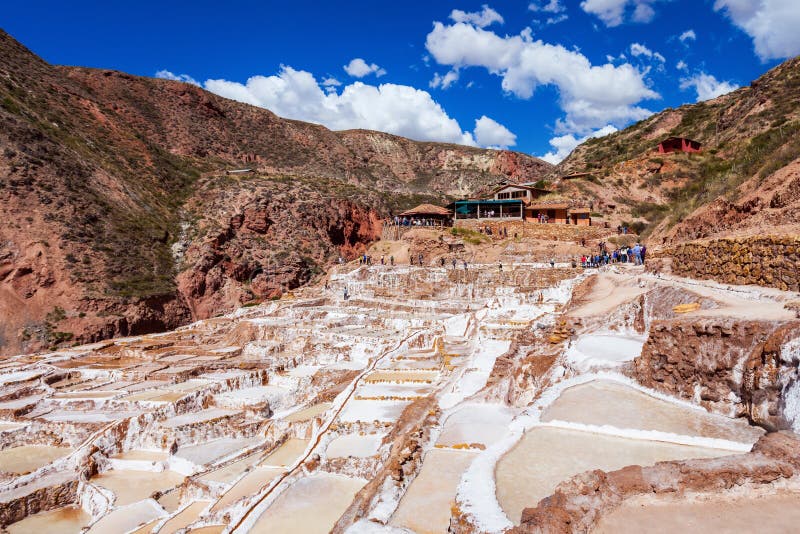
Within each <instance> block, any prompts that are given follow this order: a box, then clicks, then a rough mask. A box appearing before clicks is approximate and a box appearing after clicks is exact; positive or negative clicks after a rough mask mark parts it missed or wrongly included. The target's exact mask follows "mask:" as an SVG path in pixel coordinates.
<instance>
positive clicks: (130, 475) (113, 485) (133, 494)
mask: <svg viewBox="0 0 800 534" xmlns="http://www.w3.org/2000/svg"><path fill="white" fill-rule="evenodd" d="M183 480H184V476H183V475H181V474H179V473H176V472H175V471H161V472H158V471H134V470H129V469H125V470H117V469H112V470H111V471H106V472H105V473H100V474H99V475H96V476H94V477H92V479H91V482H92V483H93V484H96V485H98V486H101V487H103V488H106V489H108V490H111V491H112V492H113V493H114V495H115V496H116V499H115V500H114V506H125V505H126V504H131V503H135V502H137V501H141V500H143V499H147V498H149V497H150V496H151V495H152V494H153V493H155V492H156V491H161V492H163V491H166V490H168V489H172V488H174V487H176V486H179V485H180V484H182V483H183Z"/></svg>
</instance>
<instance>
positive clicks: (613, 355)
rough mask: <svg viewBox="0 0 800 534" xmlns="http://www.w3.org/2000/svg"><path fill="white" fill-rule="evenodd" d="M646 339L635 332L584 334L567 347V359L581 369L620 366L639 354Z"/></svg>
mask: <svg viewBox="0 0 800 534" xmlns="http://www.w3.org/2000/svg"><path fill="white" fill-rule="evenodd" d="M644 341H645V340H644V338H643V337H640V336H637V335H634V334H617V333H608V334H601V333H594V334H584V335H582V336H580V337H578V339H577V340H576V341H575V342H574V343H573V344H572V345H571V346H570V348H569V349H567V351H566V356H567V361H568V362H569V363H570V364H571V365H572V366H573V367H575V368H576V369H579V370H581V371H589V370H590V369H593V368H613V367H618V366H620V365H622V364H623V363H625V362H629V361H632V360H633V359H634V358H636V357H637V356H639V355H640V354H641V353H642V347H643V346H644Z"/></svg>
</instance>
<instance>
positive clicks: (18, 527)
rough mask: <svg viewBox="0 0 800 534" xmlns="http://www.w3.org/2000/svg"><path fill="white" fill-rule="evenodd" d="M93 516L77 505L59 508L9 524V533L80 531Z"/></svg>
mask: <svg viewBox="0 0 800 534" xmlns="http://www.w3.org/2000/svg"><path fill="white" fill-rule="evenodd" d="M91 520H92V517H91V516H90V515H89V514H87V513H86V512H84V511H83V509H82V508H78V507H77V506H67V507H64V508H57V509H55V510H50V511H47V512H39V513H38V514H33V515H29V516H28V517H26V518H25V519H23V520H22V521H18V522H16V523H12V524H10V525H8V526H7V527H6V528H5V530H6V531H7V532H8V533H9V534H41V533H42V532H80V531H81V529H83V527H85V526H87V525H88V524H89V522H90V521H91Z"/></svg>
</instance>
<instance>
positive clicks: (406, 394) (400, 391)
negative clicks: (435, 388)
mask: <svg viewBox="0 0 800 534" xmlns="http://www.w3.org/2000/svg"><path fill="white" fill-rule="evenodd" d="M430 391H431V387H430V386H428V385H427V384H383V383H378V384H362V385H360V386H359V387H358V388H357V389H356V394H355V396H356V397H357V398H358V397H371V398H375V397H403V398H412V397H413V398H417V397H424V396H426V395H428V394H429V393H430Z"/></svg>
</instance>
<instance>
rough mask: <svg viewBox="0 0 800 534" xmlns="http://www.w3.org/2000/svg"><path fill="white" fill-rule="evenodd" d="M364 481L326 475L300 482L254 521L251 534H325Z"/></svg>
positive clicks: (310, 477) (294, 484) (309, 477)
mask: <svg viewBox="0 0 800 534" xmlns="http://www.w3.org/2000/svg"><path fill="white" fill-rule="evenodd" d="M366 482H367V481H366V480H363V479H360V478H351V477H346V476H342V475H334V474H330V473H324V472H321V473H318V474H314V475H310V476H307V477H304V478H301V479H299V480H297V481H296V482H294V483H293V484H292V485H291V486H289V487H288V488H287V489H286V490H284V491H283V492H282V493H281V494H280V495H279V496H278V497H277V498H276V499H275V501H274V502H273V503H272V504H271V505H270V507H269V508H267V509H266V511H264V513H263V514H261V516H260V517H259V518H258V519H257V520H256V522H255V524H254V525H253V528H252V529H250V533H251V534H297V533H300V532H302V533H303V534H327V533H328V532H330V530H331V528H332V527H333V525H334V524H335V523H336V520H337V519H339V517H340V516H341V515H342V513H344V511H345V510H346V509H347V507H348V506H349V505H350V503H351V502H352V500H353V497H354V496H355V494H356V493H358V491H359V490H360V489H361V488H362V487H363V486H364V484H366Z"/></svg>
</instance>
